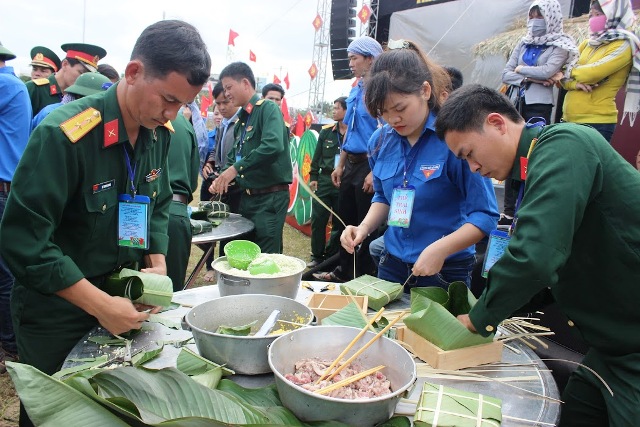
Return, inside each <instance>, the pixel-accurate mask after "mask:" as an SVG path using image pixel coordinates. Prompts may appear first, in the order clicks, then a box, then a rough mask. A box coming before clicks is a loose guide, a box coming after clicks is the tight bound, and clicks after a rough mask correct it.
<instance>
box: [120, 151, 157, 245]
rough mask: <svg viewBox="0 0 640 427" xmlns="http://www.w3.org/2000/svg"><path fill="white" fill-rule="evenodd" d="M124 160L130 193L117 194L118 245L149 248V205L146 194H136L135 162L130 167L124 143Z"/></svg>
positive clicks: (149, 200)
mask: <svg viewBox="0 0 640 427" xmlns="http://www.w3.org/2000/svg"><path fill="white" fill-rule="evenodd" d="M122 149H123V151H124V160H125V164H126V166H127V174H128V176H129V184H130V185H131V194H127V193H125V194H120V195H118V246H123V247H128V248H135V249H149V205H150V203H151V199H150V198H149V197H148V196H144V195H138V194H136V193H137V190H136V185H135V176H136V169H137V168H138V163H137V162H136V163H135V164H134V165H133V168H132V167H131V159H130V158H129V153H128V152H127V149H126V147H125V146H124V144H123V145H122Z"/></svg>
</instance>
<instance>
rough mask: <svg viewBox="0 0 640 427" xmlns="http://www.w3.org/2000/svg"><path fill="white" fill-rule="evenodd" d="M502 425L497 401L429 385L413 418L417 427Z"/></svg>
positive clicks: (422, 393) (500, 402) (424, 390)
mask: <svg viewBox="0 0 640 427" xmlns="http://www.w3.org/2000/svg"><path fill="white" fill-rule="evenodd" d="M501 423H502V401H501V400H500V399H496V398H495V397H490V396H485V395H482V394H478V393H470V392H467V391H463V390H458V389H455V388H453V387H445V386H442V385H439V384H431V383H428V382H425V383H424V385H423V387H422V392H421V393H420V398H419V399H418V405H417V407H416V413H415V415H414V417H413V424H414V425H415V426H416V427H431V426H436V425H437V426H438V427H498V426H500V424H501Z"/></svg>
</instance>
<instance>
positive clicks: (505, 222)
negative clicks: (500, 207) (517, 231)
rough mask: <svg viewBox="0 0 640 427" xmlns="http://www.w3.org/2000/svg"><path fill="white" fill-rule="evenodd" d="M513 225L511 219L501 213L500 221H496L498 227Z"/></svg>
mask: <svg viewBox="0 0 640 427" xmlns="http://www.w3.org/2000/svg"><path fill="white" fill-rule="evenodd" d="M512 223H513V217H512V216H509V215H505V214H503V213H501V214H500V219H499V220H498V225H511V224H512Z"/></svg>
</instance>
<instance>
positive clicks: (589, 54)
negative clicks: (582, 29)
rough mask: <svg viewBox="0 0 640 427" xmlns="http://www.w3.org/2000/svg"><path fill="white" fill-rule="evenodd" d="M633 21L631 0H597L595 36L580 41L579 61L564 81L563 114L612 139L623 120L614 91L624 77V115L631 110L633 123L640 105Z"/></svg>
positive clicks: (592, 17) (592, 22)
mask: <svg viewBox="0 0 640 427" xmlns="http://www.w3.org/2000/svg"><path fill="white" fill-rule="evenodd" d="M634 22H635V16H634V14H633V10H632V7H631V1H630V0H593V1H592V2H591V7H590V11H589V32H590V38H589V39H588V40H585V41H583V42H582V43H581V44H580V46H579V48H578V49H579V51H580V57H579V59H578V62H577V64H576V66H575V67H572V68H570V69H568V70H567V73H565V75H566V76H567V77H568V79H566V80H564V81H563V86H564V88H565V89H566V90H567V91H568V92H567V96H566V97H565V100H564V108H563V120H564V121H567V122H575V123H584V124H588V125H591V126H593V127H594V128H595V129H596V130H598V132H600V133H601V134H602V136H604V137H605V139H606V140H607V141H611V137H612V136H613V131H614V130H615V128H616V123H617V121H618V109H617V108H616V103H615V97H616V94H617V93H618V91H619V90H620V88H621V87H622V85H623V84H625V82H626V83H627V94H626V98H625V103H624V114H623V117H622V120H624V117H625V116H626V115H627V114H629V121H630V123H631V125H633V121H634V120H635V115H636V113H637V112H638V108H639V106H640V104H639V102H640V74H639V72H638V71H639V70H640V50H639V48H640V41H639V40H638V37H636V36H635V35H634V34H633V33H631V32H630V31H629V30H630V29H631V27H632V26H633V24H634Z"/></svg>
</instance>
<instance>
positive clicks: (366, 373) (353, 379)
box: [316, 365, 385, 394]
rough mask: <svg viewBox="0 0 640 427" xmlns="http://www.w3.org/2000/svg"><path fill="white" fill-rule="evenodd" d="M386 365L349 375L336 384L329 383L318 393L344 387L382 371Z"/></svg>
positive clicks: (317, 391)
mask: <svg viewBox="0 0 640 427" xmlns="http://www.w3.org/2000/svg"><path fill="white" fill-rule="evenodd" d="M384 367H385V366H384V365H378V366H376V367H375V368H371V369H367V370H366V371H363V372H360V373H359V374H355V375H352V376H350V377H347V378H345V379H343V380H341V381H338V382H337V383H334V384H331V385H329V386H327V387H324V388H321V389H320V390H316V393H319V394H327V393H329V392H331V391H333V390H336V389H338V388H340V387H344V386H346V385H349V384H351V383H353V382H356V381H358V380H361V379H363V378H364V377H367V376H369V375H371V374H373V373H375V372H377V371H380V370H382V369H384Z"/></svg>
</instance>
